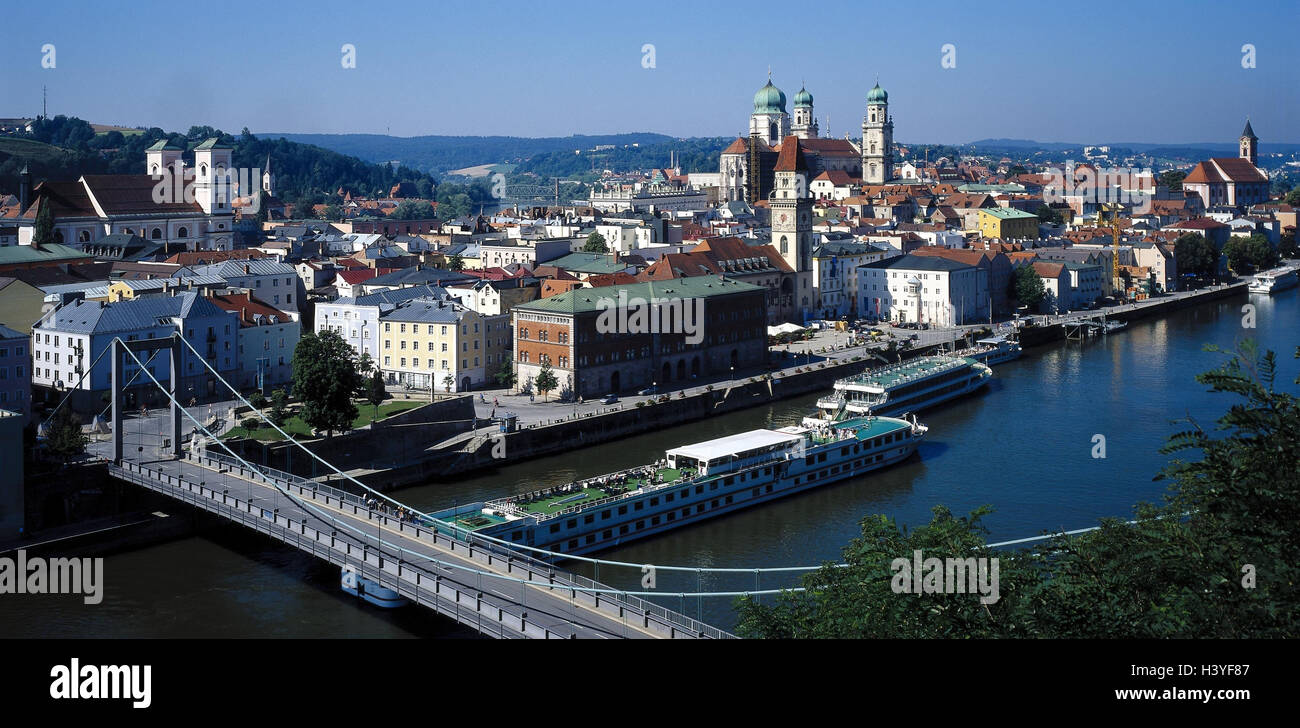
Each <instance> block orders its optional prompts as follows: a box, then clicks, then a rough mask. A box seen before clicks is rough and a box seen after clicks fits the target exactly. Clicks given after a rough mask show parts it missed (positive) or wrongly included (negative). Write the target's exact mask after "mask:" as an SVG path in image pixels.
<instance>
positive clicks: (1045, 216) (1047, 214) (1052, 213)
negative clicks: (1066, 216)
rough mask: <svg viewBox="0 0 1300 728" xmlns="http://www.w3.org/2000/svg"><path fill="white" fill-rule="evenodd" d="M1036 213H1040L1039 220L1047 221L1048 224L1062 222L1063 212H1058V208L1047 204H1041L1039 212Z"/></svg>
mask: <svg viewBox="0 0 1300 728" xmlns="http://www.w3.org/2000/svg"><path fill="white" fill-rule="evenodd" d="M1036 214H1037V215H1038V221H1039V222H1042V223H1046V224H1048V225H1060V224H1061V213H1059V212H1057V211H1056V210H1053V209H1052V208H1051V207H1049V206H1047V205H1039V206H1038V212H1037V213H1036Z"/></svg>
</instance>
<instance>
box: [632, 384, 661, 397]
mask: <svg viewBox="0 0 1300 728" xmlns="http://www.w3.org/2000/svg"><path fill="white" fill-rule="evenodd" d="M658 391H659V387H658V386H656V385H651V386H649V387H646V388H645V389H642V390H639V391H638V392H637V394H639V395H641V396H642V397H644V396H646V395H647V394H654V393H656V392H658Z"/></svg>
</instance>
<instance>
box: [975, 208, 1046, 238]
mask: <svg viewBox="0 0 1300 728" xmlns="http://www.w3.org/2000/svg"><path fill="white" fill-rule="evenodd" d="M979 226H980V228H979V229H980V236H981V237H984V238H1001V239H1003V240H1009V239H1024V238H1030V239H1035V238H1037V237H1038V216H1037V215H1035V214H1033V213H1031V212H1025V211H1023V210H1016V209H1012V208H1009V207H991V208H983V209H981V210H980V211H979Z"/></svg>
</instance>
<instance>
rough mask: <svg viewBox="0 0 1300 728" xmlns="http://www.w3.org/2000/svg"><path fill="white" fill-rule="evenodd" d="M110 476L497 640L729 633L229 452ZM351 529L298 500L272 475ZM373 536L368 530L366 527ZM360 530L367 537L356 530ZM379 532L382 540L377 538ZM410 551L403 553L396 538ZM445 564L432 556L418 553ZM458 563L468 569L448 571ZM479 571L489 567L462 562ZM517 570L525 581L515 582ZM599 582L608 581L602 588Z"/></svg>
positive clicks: (133, 465) (126, 468) (143, 465)
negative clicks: (348, 570)
mask: <svg viewBox="0 0 1300 728" xmlns="http://www.w3.org/2000/svg"><path fill="white" fill-rule="evenodd" d="M111 471H112V473H113V475H115V476H116V477H119V478H122V479H124V480H127V481H129V482H133V483H137V484H139V485H143V486H145V487H148V488H150V489H152V490H155V491H158V492H160V493H164V494H166V495H169V496H172V497H175V498H177V499H179V500H182V501H184V502H186V503H190V504H191V505H195V506H197V507H200V508H203V509H205V510H208V511H210V512H213V513H216V514H218V515H221V516H223V517H225V518H228V519H230V520H232V521H235V522H237V523H240V524H242V525H244V526H248V527H250V528H253V529H255V530H258V531H261V532H263V533H266V534H267V535H269V536H271V537H272V538H276V539H277V540H280V541H282V542H284V543H286V544H289V545H291V546H294V547H295V548H298V549H300V550H302V551H305V552H307V553H310V554H312V555H314V556H317V557H318V558H322V559H325V560H327V561H329V562H331V563H334V564H337V565H339V566H341V567H343V566H350V567H352V568H353V569H354V570H355V571H356V572H357V573H358V574H359V575H360V576H362V577H364V578H367V579H370V580H372V581H375V582H377V583H378V584H379V585H380V586H383V587H385V588H388V589H392V590H394V591H396V592H398V593H399V594H401V595H402V596H403V597H405V598H406V599H408V600H410V601H413V602H416V603H419V604H421V605H423V606H425V607H428V608H432V609H436V610H437V611H438V612H440V613H442V614H444V615H446V616H448V617H450V618H452V619H455V620H457V621H458V622H460V623H461V624H464V625H467V626H470V627H473V628H475V629H477V630H478V631H480V632H481V633H483V634H485V635H489V636H493V637H516V638H517V637H535V638H550V639H555V638H566V639H567V638H598V639H608V638H633V639H636V638H678V639H680V638H700V637H705V638H710V637H712V638H719V637H721V638H726V637H730V636H731V635H728V634H726V633H725V632H721V631H719V630H717V629H715V628H713V627H709V626H707V625H703V624H701V623H699V622H696V621H695V620H692V619H690V618H689V617H685V616H684V615H680V614H677V613H675V612H672V611H671V610H667V609H665V608H663V607H660V606H659V605H656V604H653V603H650V602H647V601H645V600H641V599H638V598H636V597H631V596H627V595H619V594H593V593H590V592H582V591H577V590H575V589H573V588H572V587H575V586H576V587H579V588H581V587H594V588H601V585H599V584H596V583H595V582H591V581H590V580H588V579H585V578H583V577H580V576H576V575H572V574H567V573H564V572H563V571H560V570H557V569H556V568H555V567H554V566H551V565H549V564H546V563H544V562H540V561H537V560H535V559H532V558H530V557H528V556H527V555H525V554H523V553H521V552H517V551H514V550H511V549H509V548H507V547H504V546H501V545H498V544H492V543H489V542H486V541H481V542H478V543H472V542H469V541H466V540H462V538H459V537H455V536H453V535H452V534H447V533H439V532H437V531H433V530H430V529H428V528H426V527H423V526H417V525H415V524H412V523H409V522H404V521H402V520H400V519H398V518H396V517H395V516H393V515H390V514H386V513H381V512H378V511H374V510H371V509H369V508H367V507H366V505H365V501H364V499H362V498H360V497H358V496H356V495H354V494H350V493H346V492H343V491H339V490H337V489H334V488H330V487H328V486H324V485H321V484H319V483H316V482H314V481H310V480H306V479H302V478H297V477H295V476H291V475H288V474H285V473H279V472H278V471H271V470H266V471H263V472H264V473H265V475H263V474H262V473H256V472H252V471H248V470H246V469H245V468H244V467H243V466H242V465H240V464H239V463H238V462H237V461H235V460H234V459H233V458H230V457H229V456H218V455H215V454H209V455H207V456H202V457H196V456H187V457H186V458H182V459H179V460H154V461H147V462H133V461H129V460H128V461H123V462H122V463H121V464H120V465H114V466H112V467H111ZM266 476H270V477H271V478H274V482H275V483H276V484H278V485H279V486H280V487H281V488H284V489H285V490H287V491H288V492H289V493H291V494H292V495H293V496H295V497H297V498H300V499H301V500H302V501H304V502H305V503H309V504H311V506H312V507H314V508H316V509H317V510H319V511H321V512H323V513H328V514H329V516H330V517H331V518H333V519H337V520H338V521H339V522H341V523H346V524H348V525H350V526H352V527H353V528H356V529H359V530H360V531H361V533H360V534H359V533H356V532H354V531H351V530H349V529H348V528H346V527H343V526H340V525H338V524H336V523H334V522H333V521H331V520H329V519H328V518H322V517H321V516H319V515H317V514H315V513H312V512H310V511H308V510H306V509H304V508H303V507H301V506H299V505H298V504H297V503H295V502H294V501H293V500H291V499H290V498H288V497H286V496H285V495H284V494H283V493H281V492H279V491H278V490H277V489H276V488H275V487H273V486H272V485H271V484H270V483H269V482H266ZM371 533H373V534H375V535H374V536H371V535H370V534H371ZM362 534H365V535H362ZM376 537H382V545H380V544H379V542H378V541H377V539H376ZM399 546H400V547H401V548H402V549H407V550H408V551H410V552H413V553H402V552H400V551H399V550H398V547H399ZM426 556H427V557H430V558H431V559H436V560H438V561H441V562H444V564H445V565H444V564H436V563H433V562H432V561H428V560H425V559H423V558H422V557H426ZM456 567H464V568H456ZM466 568H469V569H476V570H480V571H484V572H490V573H488V574H482V575H480V574H475V573H472V572H470V571H467V570H465V569H466ZM513 579H524V580H527V583H520V582H518V581H513ZM606 588H607V587H606Z"/></svg>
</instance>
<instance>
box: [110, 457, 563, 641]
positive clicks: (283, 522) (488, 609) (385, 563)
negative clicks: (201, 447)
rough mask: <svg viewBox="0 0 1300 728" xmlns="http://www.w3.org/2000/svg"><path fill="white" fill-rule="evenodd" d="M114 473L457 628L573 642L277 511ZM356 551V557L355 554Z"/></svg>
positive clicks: (401, 561) (145, 475)
mask: <svg viewBox="0 0 1300 728" xmlns="http://www.w3.org/2000/svg"><path fill="white" fill-rule="evenodd" d="M113 471H116V472H114V474H115V475H117V476H118V477H120V478H122V479H124V480H127V481H130V482H134V483H137V484H139V485H142V486H144V487H147V488H150V489H153V490H159V491H161V492H165V493H166V494H168V495H170V496H172V497H174V498H177V499H178V500H180V501H182V502H185V503H189V504H191V505H193V506H195V507H198V508H203V509H204V510H208V511H210V512H213V513H218V514H220V515H221V516H223V517H225V518H228V519H230V520H232V521H235V522H236V523H239V524H241V525H243V526H247V527H249V528H252V529H253V530H255V531H260V532H262V533H266V534H267V535H269V536H271V537H272V538H276V539H278V540H280V541H282V542H284V543H286V544H289V545H291V546H294V547H295V548H298V549H299V550H301V551H304V552H306V553H310V554H312V555H313V556H316V557H318V558H321V559H324V560H326V561H330V562H331V563H334V564H337V565H339V566H342V567H345V568H350V569H352V570H353V571H355V572H356V573H357V575H358V576H360V577H362V578H365V579H370V580H373V581H375V582H376V583H377V584H380V585H381V586H385V587H392V588H394V591H396V592H397V593H398V594H400V595H402V596H403V597H404V598H406V599H409V600H411V601H415V602H417V603H421V604H425V605H426V606H431V607H433V608H434V609H436V610H437V611H439V612H441V613H443V614H445V615H447V616H449V617H452V618H453V619H455V620H456V621H457V622H459V623H461V624H465V625H466V626H472V627H476V628H477V629H478V630H479V631H480V632H482V633H485V634H490V635H493V636H496V637H502V638H508V637H519V636H525V637H530V636H531V637H540V638H544V639H571V638H573V637H574V635H573V634H571V633H570V634H565V633H560V632H555V631H552V630H550V629H547V628H546V627H545V626H543V625H540V624H537V623H535V622H530V621H528V618H527V617H526V616H525V615H524V614H515V613H513V612H512V611H511V610H509V609H506V608H503V607H497V606H493V605H492V604H490V603H487V602H485V601H484V600H483V596H482V594H481V593H480V592H477V590H475V591H469V590H464V589H458V588H456V587H455V586H454V585H452V584H449V583H448V582H447V581H445V580H444V579H443V578H442V576H441V575H438V574H435V573H431V572H430V571H428V570H427V569H424V568H422V567H420V566H418V565H416V564H413V563H411V561H410V560H409V559H406V558H403V557H402V556H400V555H394V554H392V553H388V552H385V551H383V550H382V549H376V548H372V547H368V546H366V545H365V544H353V543H351V542H350V541H349V540H347V539H344V538H339V537H338V536H337V535H336V534H334V533H328V534H327V533H325V532H323V531H320V530H318V529H314V528H312V527H310V526H308V525H307V524H306V523H304V522H302V521H294V520H293V519H290V518H288V517H287V516H282V515H280V514H279V513H276V512H271V515H270V516H269V517H268V516H267V515H266V513H267V512H266V511H265V510H264V509H257V510H258V513H257V514H255V513H254V512H253V510H254V508H255V506H253V505H251V504H250V503H247V502H245V501H243V500H240V499H239V498H237V497H236V496H233V495H231V494H229V493H227V492H224V491H218V490H216V489H214V488H209V487H207V486H206V485H205V484H204V483H195V482H193V481H190V480H187V479H185V478H181V477H179V476H175V475H170V474H168V473H164V472H159V471H155V470H152V469H149V468H146V467H143V466H141V465H139V464H136V463H132V462H129V461H127V462H123V463H122V464H121V465H110V472H113ZM358 551H359V552H360V558H358V556H357V553H356V552H358ZM428 581H432V587H430V586H426V585H425V582H428ZM471 605H472V608H471Z"/></svg>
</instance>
